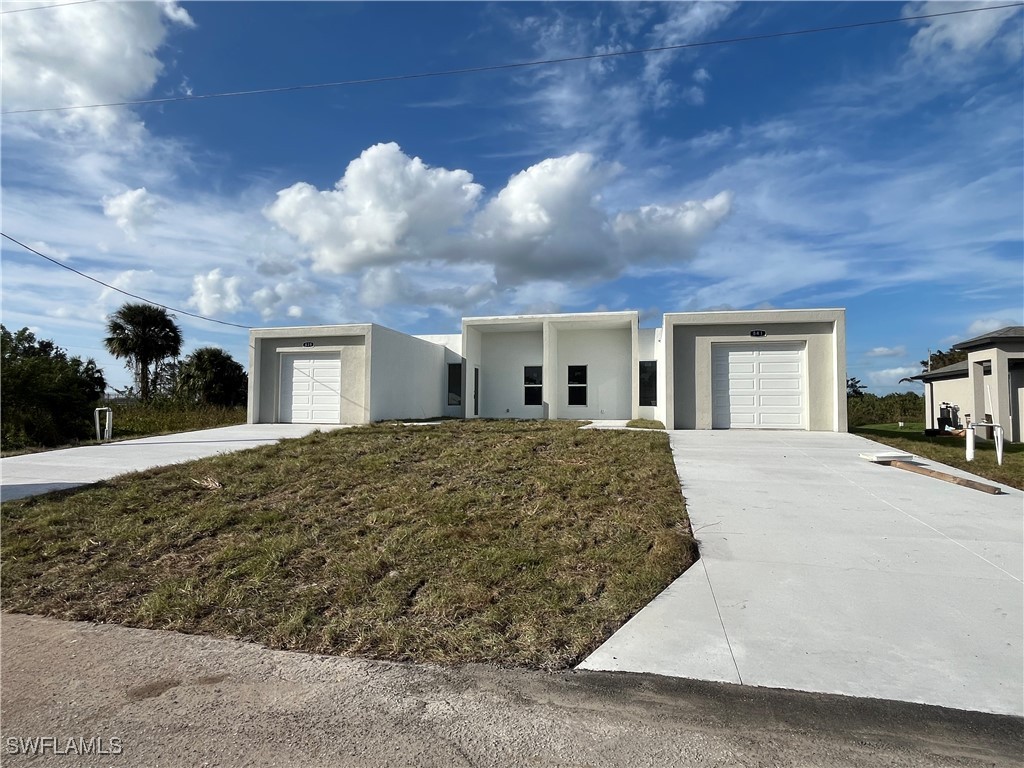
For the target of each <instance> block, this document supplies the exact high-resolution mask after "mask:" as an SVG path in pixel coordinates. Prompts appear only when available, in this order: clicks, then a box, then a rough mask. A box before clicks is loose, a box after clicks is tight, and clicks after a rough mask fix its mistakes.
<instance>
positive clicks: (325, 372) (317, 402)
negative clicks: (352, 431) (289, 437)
mask: <svg viewBox="0 0 1024 768" xmlns="http://www.w3.org/2000/svg"><path fill="white" fill-rule="evenodd" d="M279 418H280V421H282V422H285V423H291V424H337V423H339V422H340V421H341V357H340V356H339V355H338V354H337V353H336V352H335V353H331V352H324V353H321V354H316V355H314V354H303V355H283V356H282V358H281V410H280V417H279Z"/></svg>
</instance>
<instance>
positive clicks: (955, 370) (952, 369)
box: [910, 360, 967, 381]
mask: <svg viewBox="0 0 1024 768" xmlns="http://www.w3.org/2000/svg"><path fill="white" fill-rule="evenodd" d="M966 375H967V361H966V360H961V361H960V362H959V363H953V364H952V365H944V366H942V367H941V368H936V369H935V370H934V371H925V372H924V373H919V374H918V375H917V376H911V377H910V378H911V379H913V380H914V381H938V380H939V379H959V378H960V377H962V376H966Z"/></svg>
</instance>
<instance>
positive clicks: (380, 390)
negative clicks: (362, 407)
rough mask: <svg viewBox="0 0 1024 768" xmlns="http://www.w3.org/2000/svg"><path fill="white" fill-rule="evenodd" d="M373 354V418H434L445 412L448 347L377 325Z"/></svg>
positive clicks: (371, 339)
mask: <svg viewBox="0 0 1024 768" xmlns="http://www.w3.org/2000/svg"><path fill="white" fill-rule="evenodd" d="M369 356H370V381H371V382H372V386H371V390H370V398H369V399H370V403H369V407H370V421H382V420H386V419H430V418H436V417H438V416H440V415H442V414H443V413H444V410H445V406H444V402H445V400H446V399H447V369H446V368H445V365H444V356H445V348H444V347H442V346H440V345H438V344H433V343H431V342H429V341H424V340H422V339H417V338H415V337H413V336H407V335H406V334H404V333H399V332H398V331H392V330H391V329H389V328H385V327H383V326H380V325H374V326H373V327H372V330H371V332H370V337H369Z"/></svg>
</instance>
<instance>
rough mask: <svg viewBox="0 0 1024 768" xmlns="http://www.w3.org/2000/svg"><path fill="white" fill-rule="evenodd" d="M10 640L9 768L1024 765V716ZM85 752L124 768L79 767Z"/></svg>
mask: <svg viewBox="0 0 1024 768" xmlns="http://www.w3.org/2000/svg"><path fill="white" fill-rule="evenodd" d="M0 628H2V633H0V643H2V647H0V672H2V678H0V685H2V689H0V694H2V702H0V707H2V709H0V730H2V733H0V745H2V755H3V757H2V764H3V765H4V766H21V765H25V766H101V765H102V766H230V767H234V766H297V767H301V768H316V767H317V766H325V767H326V766H331V767H332V768H333V767H335V766H399V765H401V766H506V765H516V766H519V765H537V766H626V765H628V766H675V765H678V766H726V765H728V766H732V765H740V766H809V765H813V766H850V765H870V766H903V767H910V766H940V765H941V766H982V765H984V766H1003V765H1005V766H1011V765H1012V766H1020V764H1021V759H1022V757H1024V752H1022V744H1024V721H1022V720H1021V719H1020V718H1014V717H1009V716H1001V715H986V714H980V713H970V712H964V711H958V710H951V709H943V708H939V707H929V706H922V705H916V704H907V703H900V702H891V701H879V700H870V699H852V698H846V697H841V696H832V695H823V694H810V693H800V692H795V691H779V690H772V689H767V688H751V687H746V686H740V685H730V684H725V683H711V682H695V681H689V680H681V679H672V678H664V677H657V676H653V675H643V674H630V673H609V672H565V673H557V674H545V673H542V672H528V671H522V670H512V669H497V668H494V667H488V666H480V665H470V666H465V667H458V668H441V667H434V666H422V665H411V664H391V663H382V662H374V661H365V660H358V659H350V658H335V657H323V656H312V655H305V654H296V653H288V652H282V651H271V650H267V649H265V648H261V647H259V646H254V645H250V644H246V643H241V642H234V641H225V640H213V639H209V638H204V637H197V636H187V635H180V634H175V633H169V632H154V631H146V630H134V629H126V628H122V627H116V626H103V625H99V626H97V625H91V624H83V623H71V622H61V621H55V620H51V619H42V618H37V617H28V616H19V615H4V616H3V617H2V624H0ZM35 737H52V738H53V739H55V741H56V745H57V747H58V749H59V751H63V752H68V751H69V748H68V743H67V740H68V739H82V740H83V741H81V742H74V743H73V746H72V747H71V749H70V751H71V752H72V754H64V755H58V754H54V749H53V748H52V747H51V746H50V745H51V744H52V742H45V743H46V745H47V754H45V755H44V756H38V755H37V756H28V755H26V754H23V753H19V750H21V751H22V752H23V750H24V748H26V747H29V746H30V744H31V742H30V741H29V740H31V739H33V738H35ZM90 739H94V741H93V742H92V745H93V748H94V750H95V749H97V748H100V747H101V748H102V749H103V751H106V752H114V751H116V750H115V749H114V746H115V744H116V745H119V747H120V754H107V755H97V754H95V753H94V754H91V755H78V754H74V751H75V749H81V746H80V745H83V744H84V745H86V746H88V743H89V740H90ZM115 739H117V740H118V741H117V742H115V741H114V740H115ZM19 740H21V741H19ZM100 740H102V741H100ZM37 744H38V742H37ZM75 745H78V746H75Z"/></svg>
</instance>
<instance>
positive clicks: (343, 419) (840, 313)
mask: <svg viewBox="0 0 1024 768" xmlns="http://www.w3.org/2000/svg"><path fill="white" fill-rule="evenodd" d="M639 320H640V317H639V313H638V312H634V311H629V312H588V313H576V314H551V315H514V316H507V317H470V318H465V319H464V320H463V322H462V333H461V334H452V335H443V336H409V335H406V334H404V333H399V332H397V331H392V330H389V329H387V328H383V327H381V326H379V325H373V324H369V325H336V326H316V327H295V328H260V329H254V330H252V331H251V333H250V353H249V355H250V356H249V372H250V375H249V421H250V422H289V421H291V422H305V423H351V424H364V423H369V422H373V421H380V420H384V419H416V418H432V417H437V416H454V417H461V418H520V419H522V418H525V419H542V418H543V419H633V418H651V419H657V420H659V421H662V422H664V423H665V424H666V425H668V426H669V427H674V428H677V429H727V428H744V429H759V428H760V429H802V430H817V431H834V432H844V431H846V330H845V312H844V310H841V309H808V310H804V309H798V310H763V311H750V312H690V313H687V312H684V313H673V314H667V315H665V316H664V318H663V321H662V325H661V327H660V328H644V329H642V328H640V327H639Z"/></svg>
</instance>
